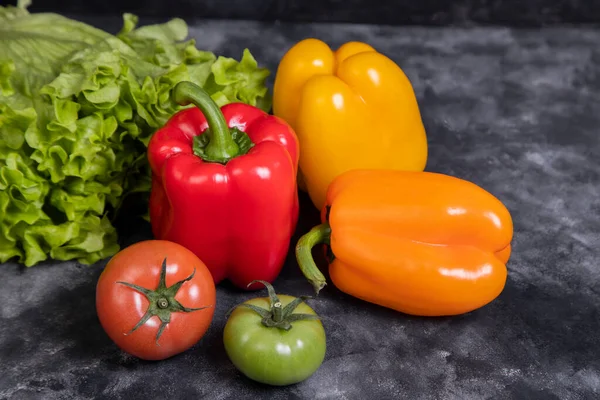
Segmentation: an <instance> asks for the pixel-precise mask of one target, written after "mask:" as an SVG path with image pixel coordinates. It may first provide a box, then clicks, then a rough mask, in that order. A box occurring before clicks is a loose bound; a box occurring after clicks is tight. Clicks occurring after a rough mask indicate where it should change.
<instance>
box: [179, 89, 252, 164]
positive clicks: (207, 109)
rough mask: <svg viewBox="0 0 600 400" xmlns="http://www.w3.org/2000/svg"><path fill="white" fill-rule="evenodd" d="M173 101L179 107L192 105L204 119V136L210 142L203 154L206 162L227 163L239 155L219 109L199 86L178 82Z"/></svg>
mask: <svg viewBox="0 0 600 400" xmlns="http://www.w3.org/2000/svg"><path fill="white" fill-rule="evenodd" d="M173 99H174V100H175V102H176V103H177V104H180V105H188V104H190V103H192V104H194V105H195V106H196V107H198V108H199V109H200V110H201V111H202V113H203V114H204V116H205V117H206V121H207V122H208V129H207V131H206V132H205V133H204V134H205V135H209V139H210V140H209V143H208V144H207V145H206V148H205V150H204V152H205V154H206V158H207V159H208V160H211V161H212V160H215V161H219V162H227V161H228V160H230V159H232V158H234V157H235V156H237V155H238V154H239V153H240V148H239V146H238V144H237V143H236V142H235V140H233V137H232V135H231V131H230V130H229V126H228V125H227V121H225V117H224V116H223V113H222V112H221V109H220V108H219V106H218V105H217V104H216V103H215V102H214V101H213V99H212V98H211V97H210V96H209V94H208V93H206V92H205V91H204V90H203V89H202V88H201V87H200V86H198V85H196V84H195V83H192V82H186V81H184V82H179V83H178V84H177V85H176V86H175V89H173Z"/></svg>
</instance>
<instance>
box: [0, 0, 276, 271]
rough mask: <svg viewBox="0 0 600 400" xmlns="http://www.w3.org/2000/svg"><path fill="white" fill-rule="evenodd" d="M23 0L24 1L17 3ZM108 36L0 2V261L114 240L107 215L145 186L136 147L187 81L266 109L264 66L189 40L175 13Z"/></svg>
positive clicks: (63, 254) (87, 256) (69, 253)
mask: <svg viewBox="0 0 600 400" xmlns="http://www.w3.org/2000/svg"><path fill="white" fill-rule="evenodd" d="M25 5H26V4H25ZM137 23H138V18H137V17H136V16H135V15H132V14H125V15H124V16H123V27H122V29H121V30H120V31H119V32H118V33H117V34H116V35H112V34H109V33H107V32H104V31H102V30H99V29H96V28H93V27H91V26H89V25H86V24H83V23H81V22H79V21H75V20H72V19H68V18H65V17H62V16H60V15H56V14H50V13H46V14H30V13H29V12H27V10H26V9H25V7H24V4H21V5H20V6H17V7H0V38H1V39H2V40H0V215H2V218H1V219H0V262H6V261H8V260H11V259H16V260H17V261H18V262H20V263H22V264H24V265H26V266H32V265H36V264H37V263H39V262H41V261H44V260H47V259H55V260H77V261H78V262H80V263H83V264H90V263H95V262H97V261H99V260H101V259H103V258H106V257H109V256H111V255H113V254H115V253H116V252H117V251H118V250H119V245H118V233H117V231H116V229H115V227H114V225H113V222H114V218H115V216H116V214H117V212H118V210H119V209H120V207H121V205H122V204H123V201H124V199H125V198H126V196H129V195H131V194H133V193H138V194H142V195H143V196H146V197H147V194H148V192H149V190H150V170H149V166H148V164H147V159H146V147H147V145H148V142H149V140H150V138H151V136H152V134H153V133H154V132H155V131H156V130H157V129H159V128H160V127H161V126H162V125H163V124H165V123H166V122H167V120H168V119H169V118H170V117H171V116H172V115H173V114H174V113H176V112H177V111H179V110H181V109H182V107H181V106H179V105H178V104H176V103H174V102H173V100H172V97H171V92H172V89H173V87H174V86H175V85H176V84H177V83H178V82H181V81H192V82H194V83H196V84H198V85H200V86H202V87H204V88H205V90H207V91H208V93H209V94H210V95H211V96H212V98H213V99H215V101H216V102H217V103H218V104H219V105H224V104H227V103H229V102H234V101H242V102H246V103H248V104H251V105H255V106H258V107H261V108H263V109H264V110H268V109H269V108H270V95H269V93H268V92H267V89H266V86H265V80H266V79H267V77H268V75H269V71H268V70H266V69H264V68H259V66H258V64H257V62H256V60H255V59H254V58H253V57H252V55H251V54H250V52H249V51H248V50H246V51H244V53H243V55H242V58H241V60H240V61H239V62H238V61H237V60H235V59H233V58H226V57H223V56H219V57H217V56H216V55H215V54H214V53H211V52H208V51H202V50H199V49H198V48H196V43H195V41H194V40H193V39H188V40H186V38H187V35H188V28H187V25H186V24H185V22H184V21H183V20H181V19H173V20H171V21H168V22H166V23H164V24H156V25H149V26H142V27H137Z"/></svg>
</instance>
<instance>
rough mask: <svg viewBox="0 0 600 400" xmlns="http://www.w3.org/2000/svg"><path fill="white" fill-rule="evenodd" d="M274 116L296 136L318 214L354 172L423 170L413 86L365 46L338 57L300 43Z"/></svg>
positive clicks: (349, 47) (354, 45)
mask: <svg viewBox="0 0 600 400" xmlns="http://www.w3.org/2000/svg"><path fill="white" fill-rule="evenodd" d="M273 113H274V114H275V115H276V116H278V117H280V118H282V119H284V120H285V121H286V122H288V123H289V124H290V125H291V126H292V128H294V130H295V131H296V134H297V136H298V140H299V142H300V159H299V169H300V172H301V175H300V176H299V181H300V182H302V181H304V184H305V187H306V190H307V191H308V194H309V195H310V198H311V200H312V202H313V203H314V205H315V206H316V207H317V208H318V209H321V208H322V207H323V204H324V203H325V198H326V194H327V188H328V186H329V184H330V183H331V181H332V180H333V179H334V178H335V177H337V176H338V175H340V174H341V173H343V172H346V171H348V170H351V169H395V170H405V171H423V170H424V169H425V164H426V163H427V136H426V133H425V128H424V127H423V122H422V120H421V114H420V111H419V106H418V104H417V99H416V96H415V94H414V91H413V88H412V85H411V83H410V81H409V80H408V78H407V77H406V75H405V74H404V72H403V71H402V69H401V68H400V67H399V66H398V65H397V64H396V63H395V62H394V61H392V60H391V59H389V58H388V57H386V56H384V55H383V54H381V53H378V52H377V51H376V50H375V49H374V48H373V47H371V46H369V45H368V44H366V43H361V42H348V43H345V44H344V45H342V46H341V47H339V48H338V49H337V50H336V51H332V50H331V49H330V48H329V46H328V45H327V44H326V43H324V42H322V41H320V40H318V39H313V38H310V39H305V40H302V41H300V42H298V43H297V44H296V45H295V46H293V47H292V48H291V49H290V50H289V51H288V52H287V53H286V54H285V55H284V56H283V58H282V59H281V61H280V63H279V66H278V68H277V73H276V76H275V85H274V90H273Z"/></svg>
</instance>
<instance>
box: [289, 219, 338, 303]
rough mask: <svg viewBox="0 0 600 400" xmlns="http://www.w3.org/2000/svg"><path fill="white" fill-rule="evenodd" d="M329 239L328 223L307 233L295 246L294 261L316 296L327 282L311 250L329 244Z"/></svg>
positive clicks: (329, 228) (329, 229)
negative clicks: (319, 245) (318, 245)
mask: <svg viewBox="0 0 600 400" xmlns="http://www.w3.org/2000/svg"><path fill="white" fill-rule="evenodd" d="M330 237H331V227H330V226H329V224H328V223H323V224H321V225H317V226H315V227H314V228H312V229H311V230H310V231H308V233H306V234H305V235H304V236H302V237H301V238H300V239H299V240H298V243H297V244H296V261H298V266H300V270H301V271H302V273H303V274H304V276H305V277H306V279H308V281H309V282H310V283H311V284H312V285H313V288H314V289H315V292H316V294H317V295H318V294H319V292H320V291H321V289H323V288H324V287H325V285H326V284H327V282H326V281H325V277H324V276H323V274H322V273H321V271H320V270H319V268H318V267H317V264H316V263H315V260H314V259H313V256H312V248H313V247H315V246H316V245H317V244H329V239H330Z"/></svg>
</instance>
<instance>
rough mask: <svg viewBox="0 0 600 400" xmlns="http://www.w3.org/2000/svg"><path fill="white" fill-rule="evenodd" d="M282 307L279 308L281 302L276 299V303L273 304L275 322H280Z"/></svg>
mask: <svg viewBox="0 0 600 400" xmlns="http://www.w3.org/2000/svg"><path fill="white" fill-rule="evenodd" d="M282 311H283V310H282V308H281V302H280V301H278V302H277V303H275V304H273V321H275V322H281V320H282V319H283V314H282Z"/></svg>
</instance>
